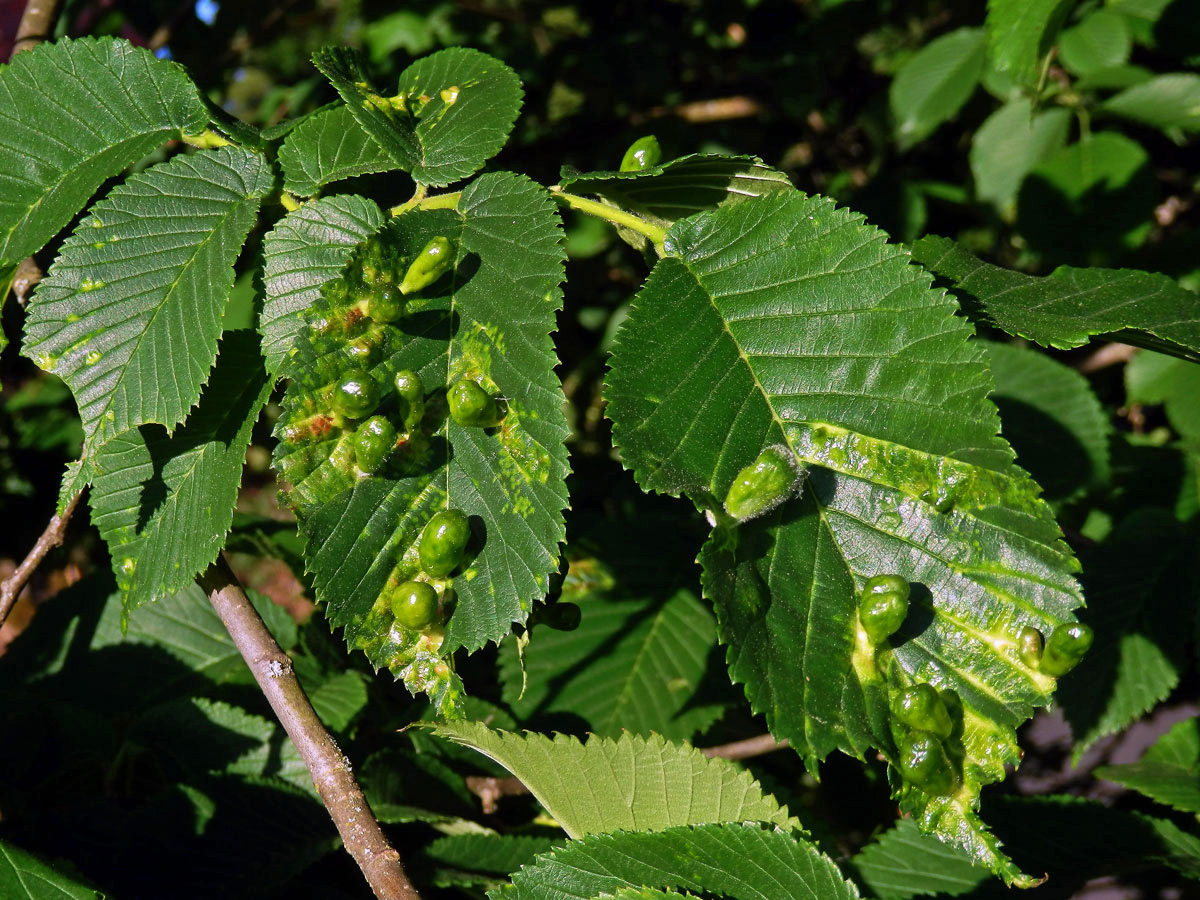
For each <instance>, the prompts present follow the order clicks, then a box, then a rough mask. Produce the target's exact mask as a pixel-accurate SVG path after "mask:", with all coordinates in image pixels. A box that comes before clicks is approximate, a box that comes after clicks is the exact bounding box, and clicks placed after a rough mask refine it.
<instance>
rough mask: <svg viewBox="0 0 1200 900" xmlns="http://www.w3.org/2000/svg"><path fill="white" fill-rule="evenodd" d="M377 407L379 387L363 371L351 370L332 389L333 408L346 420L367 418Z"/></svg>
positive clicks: (367, 373) (369, 375)
mask: <svg viewBox="0 0 1200 900" xmlns="http://www.w3.org/2000/svg"><path fill="white" fill-rule="evenodd" d="M377 406H379V385H377V384H376V383H375V379H374V378H372V377H371V374H370V373H369V372H367V371H366V370H365V369H351V370H350V371H349V372H347V373H346V375H345V376H344V377H343V378H342V380H341V381H339V382H338V383H337V385H336V386H335V387H334V389H333V408H334V409H335V410H336V411H337V412H339V413H341V414H342V415H343V416H345V417H346V418H347V419H361V418H363V416H369V415H370V414H371V413H373V412H374V411H375V407H377Z"/></svg>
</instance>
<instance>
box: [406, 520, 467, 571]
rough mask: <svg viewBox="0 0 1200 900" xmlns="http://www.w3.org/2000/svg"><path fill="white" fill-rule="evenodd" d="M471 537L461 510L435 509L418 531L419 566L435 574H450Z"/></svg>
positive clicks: (460, 559)
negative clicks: (435, 511) (419, 534)
mask: <svg viewBox="0 0 1200 900" xmlns="http://www.w3.org/2000/svg"><path fill="white" fill-rule="evenodd" d="M470 538H471V526H470V524H469V523H468V521H467V516H466V514H465V513H463V512H462V511H461V510H457V509H443V510H442V511H441V512H438V513H434V515H433V517H432V518H430V520H429V521H428V522H427V523H426V524H425V528H424V529H423V530H422V531H421V541H420V545H419V548H418V554H419V557H420V560H421V568H422V570H424V572H425V573H426V574H427V575H431V576H433V577H434V578H441V577H442V576H444V575H449V574H450V573H451V572H453V571H454V570H455V569H457V568H458V564H459V563H460V562H462V558H463V553H464V552H465V551H466V549H467V541H468V540H470Z"/></svg>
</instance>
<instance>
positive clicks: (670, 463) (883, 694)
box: [606, 193, 1082, 883]
mask: <svg viewBox="0 0 1200 900" xmlns="http://www.w3.org/2000/svg"><path fill="white" fill-rule="evenodd" d="M665 247H666V251H667V256H666V258H664V259H663V260H661V261H660V262H659V263H658V264H657V266H656V267H655V269H654V271H653V272H652V273H651V275H650V277H649V279H648V280H647V283H646V285H645V287H644V288H643V290H642V291H641V293H640V294H639V295H638V296H637V297H636V298H635V300H634V302H633V304H632V306H631V309H630V313H629V317H628V319H627V320H626V322H625V323H624V324H623V326H622V328H621V331H620V332H619V333H618V336H617V341H616V345H615V347H614V351H613V358H612V370H611V372H610V373H609V376H608V380H607V385H606V398H607V400H608V404H609V405H608V410H609V415H610V417H611V418H612V420H613V428H614V440H615V443H616V444H617V446H618V447H619V448H620V450H621V453H622V457H623V459H624V461H625V464H626V466H628V467H629V468H631V469H632V470H633V472H634V475H635V477H636V478H637V480H638V483H639V484H640V485H641V486H642V488H643V489H646V490H652V491H657V492H661V493H667V494H672V495H680V494H685V495H686V496H687V497H688V498H689V499H691V500H692V501H693V502H694V503H695V504H696V505H697V506H698V507H700V508H702V509H705V510H708V511H709V513H710V515H711V517H712V521H713V522H714V523H715V527H714V531H713V534H712V536H711V537H710V539H709V541H708V543H707V544H706V545H705V547H704V549H703V551H702V553H701V560H700V561H701V564H702V566H703V569H704V577H703V584H704V589H705V594H706V596H708V597H709V598H710V599H711V600H712V601H713V602H714V605H715V607H716V611H717V618H718V633H719V635H720V638H721V640H722V642H723V643H724V644H725V645H726V646H727V648H728V651H727V661H728V665H729V671H730V674H731V675H732V677H733V678H734V680H735V681H737V682H740V683H742V684H743V685H745V689H746V693H747V696H748V698H749V700H750V702H751V705H752V706H753V708H754V709H755V710H756V711H758V712H761V713H764V714H765V715H766V717H767V722H768V724H769V726H770V728H771V732H772V733H773V734H775V735H776V736H777V737H780V738H786V739H788V740H789V741H790V742H791V743H792V745H793V746H794V747H795V748H796V750H797V752H798V753H800V754H801V756H803V757H804V759H805V761H806V762H807V764H808V765H809V766H810V767H813V768H815V766H816V764H817V762H818V761H819V760H821V759H823V758H824V757H825V756H826V755H827V754H828V753H829V752H830V751H832V750H835V749H840V750H842V751H844V752H846V753H849V754H851V755H854V756H857V757H859V758H862V757H863V756H864V755H865V754H866V752H867V750H868V748H870V747H876V748H878V749H879V750H880V751H881V752H883V753H884V755H885V756H887V757H888V759H889V760H890V761H891V762H892V763H893V765H895V764H896V762H897V756H896V749H897V748H896V741H897V737H896V733H895V732H894V729H895V728H896V724H895V723H894V722H892V721H891V720H890V714H889V711H888V698H889V695H890V694H894V693H896V692H898V691H900V690H903V689H905V688H907V687H909V686H911V685H912V684H914V683H920V682H929V683H932V684H933V685H934V686H935V687H937V688H939V689H940V690H942V691H949V692H953V694H954V695H956V696H957V698H958V699H959V700H960V701H961V704H962V712H961V714H960V724H961V728H960V729H958V731H957V735H956V737H955V741H956V743H955V746H954V747H953V748H951V749H952V753H951V756H952V758H955V759H956V763H955V765H956V768H957V769H959V770H960V771H959V772H958V775H959V777H960V780H961V784H962V787H961V788H960V789H958V790H955V791H953V792H952V793H951V794H950V795H949V796H937V797H935V796H932V795H931V794H927V793H924V792H922V791H920V790H918V789H917V788H916V787H915V786H912V785H907V784H904V783H903V782H901V781H900V780H899V779H897V780H896V781H895V782H894V784H895V787H896V790H897V794H898V796H899V798H900V800H901V807H902V809H904V810H905V811H906V812H909V813H910V814H912V815H913V817H914V818H915V819H916V820H917V821H918V823H919V824H920V825H921V827H922V828H923V829H924V830H926V831H931V832H933V833H936V834H937V835H938V836H939V837H941V838H943V839H944V840H947V841H949V842H950V843H954V844H956V845H958V846H960V847H963V848H964V849H966V850H967V851H968V853H969V854H970V855H971V856H972V857H973V858H975V859H977V860H979V861H980V862H982V863H984V864H986V865H988V866H990V867H991V868H992V869H993V870H995V871H996V872H997V873H998V874H1000V875H1001V876H1003V877H1004V878H1005V879H1006V880H1008V881H1015V882H1018V883H1030V882H1029V880H1028V878H1027V877H1026V876H1022V875H1021V873H1020V872H1019V871H1018V870H1017V869H1016V867H1015V866H1013V865H1012V863H1011V862H1009V861H1008V860H1007V859H1006V858H1005V857H1004V855H1003V854H1002V853H1001V852H1000V850H999V846H998V843H997V842H996V840H995V838H994V837H992V836H991V835H990V834H989V833H988V831H987V829H986V827H985V826H984V825H983V824H982V822H981V821H980V819H979V818H978V816H977V814H976V808H977V806H978V795H979V790H980V788H981V786H982V785H983V784H986V783H988V782H992V781H997V780H1000V779H1002V778H1003V777H1004V765H1005V763H1015V762H1016V761H1017V759H1018V758H1019V752H1018V749H1017V745H1016V735H1015V731H1014V729H1015V728H1016V727H1017V726H1018V725H1019V724H1020V723H1021V722H1023V721H1024V720H1025V719H1026V718H1028V717H1029V716H1030V715H1031V714H1032V712H1033V708H1034V707H1035V706H1038V705H1044V704H1046V703H1047V702H1048V701H1049V699H1050V695H1051V692H1052V691H1053V689H1054V679H1052V678H1049V677H1047V676H1045V675H1043V674H1041V673H1039V672H1037V671H1034V670H1032V669H1031V668H1029V667H1028V666H1027V665H1026V664H1025V663H1024V662H1023V661H1022V660H1021V658H1020V655H1019V653H1018V647H1017V637H1018V635H1019V633H1020V631H1021V629H1022V628H1023V627H1025V626H1032V627H1034V628H1037V629H1039V630H1040V631H1042V632H1043V633H1045V634H1049V633H1050V631H1052V630H1053V628H1054V626H1055V625H1057V624H1059V623H1061V622H1064V621H1071V620H1072V619H1073V616H1072V613H1071V611H1072V610H1073V609H1075V608H1076V607H1078V606H1080V605H1081V603H1082V600H1081V597H1080V593H1079V589H1078V586H1077V585H1076V583H1075V580H1074V578H1073V577H1072V574H1073V573H1074V572H1075V571H1076V570H1077V568H1078V564H1077V563H1076V561H1075V559H1074V557H1073V556H1072V555H1071V553H1070V551H1069V550H1068V548H1067V547H1066V545H1065V544H1064V543H1063V542H1062V540H1061V535H1060V532H1059V530H1058V526H1057V525H1056V523H1055V521H1054V518H1053V516H1052V514H1051V511H1050V509H1049V507H1048V506H1047V505H1046V504H1045V503H1044V502H1043V501H1042V500H1041V499H1040V497H1039V489H1038V488H1037V486H1036V484H1035V483H1034V482H1033V481H1032V479H1031V478H1030V477H1029V476H1028V475H1027V474H1026V473H1025V472H1023V471H1021V470H1020V469H1019V468H1017V467H1016V466H1015V465H1014V464H1013V453H1012V450H1011V449H1010V448H1009V446H1008V445H1007V444H1006V443H1005V442H1004V440H1003V439H1001V438H1000V437H999V436H998V435H997V429H998V425H999V419H998V417H997V414H996V409H995V407H994V406H993V405H992V404H991V402H990V401H989V400H988V399H987V394H988V392H989V390H990V389H991V386H992V385H991V378H990V375H989V372H988V367H987V361H986V358H985V356H984V355H983V353H982V351H981V350H980V349H979V348H978V347H976V346H974V345H973V344H971V343H970V342H969V341H968V338H969V337H970V335H971V330H970V327H969V325H968V324H967V323H966V322H965V321H964V320H962V319H961V318H959V317H957V316H956V315H955V313H956V306H955V304H954V303H953V301H952V300H951V299H949V298H948V297H947V296H946V295H945V293H944V292H942V291H936V290H931V289H930V279H929V276H928V275H927V274H926V273H925V272H924V271H922V270H921V269H920V268H918V267H916V266H912V265H909V264H908V255H907V254H906V253H905V252H904V251H903V250H902V249H901V248H900V247H897V246H895V245H892V244H888V243H887V242H886V241H885V236H884V235H883V233H882V232H880V231H878V230H876V229H874V228H871V227H869V226H866V225H864V224H863V221H862V217H861V216H858V215H857V214H854V213H851V212H849V211H847V210H844V209H838V208H836V207H835V206H834V204H833V203H832V201H830V200H827V199H824V198H820V197H805V196H804V195H802V194H798V193H797V194H789V195H784V196H779V197H768V198H760V199H758V200H755V201H749V202H745V203H741V204H737V205H734V206H729V207H724V208H720V209H717V210H714V211H712V212H708V213H701V214H699V215H696V216H693V217H691V218H688V219H684V220H681V221H680V222H678V223H676V225H675V226H674V227H673V228H672V229H671V231H670V232H669V233H668V235H667V240H666V244H665ZM774 444H782V445H784V446H786V447H789V448H791V450H792V452H794V453H795V455H796V458H797V460H798V462H799V463H802V464H803V465H804V466H806V467H807V470H806V474H805V481H806V485H805V487H804V490H803V492H802V493H801V494H800V495H799V496H798V497H795V498H793V499H790V500H788V501H787V502H785V503H784V504H782V505H781V506H779V507H777V508H776V509H774V510H772V511H771V512H769V513H767V514H765V515H763V516H761V517H759V518H756V519H753V520H752V521H749V522H746V523H743V524H741V525H736V524H735V523H734V522H733V521H732V520H731V519H730V518H729V517H728V516H726V515H725V513H724V512H723V510H722V509H721V503H720V498H722V497H724V495H725V492H726V491H727V490H728V486H729V484H730V483H731V482H732V480H733V479H734V477H735V476H736V474H737V473H738V471H739V470H740V469H742V467H744V466H746V465H748V464H749V463H750V462H752V461H753V460H754V459H755V458H756V457H757V456H758V454H759V453H760V452H761V451H762V450H763V448H765V447H768V446H771V445H774ZM881 573H890V574H898V575H900V576H901V577H903V578H904V579H905V580H907V581H909V582H910V583H911V584H912V593H911V597H910V601H909V603H910V609H909V613H908V615H907V618H906V620H905V622H904V624H903V625H902V627H901V628H900V630H899V631H898V632H897V633H896V634H894V635H892V637H891V638H890V639H887V640H885V641H883V642H881V643H879V644H878V645H876V644H874V643H873V642H872V641H871V640H870V639H869V638H868V636H867V633H866V632H865V631H864V630H863V629H862V628H861V626H860V624H859V622H858V616H857V609H856V599H857V595H858V593H859V591H860V590H861V589H862V586H863V585H864V583H865V582H866V581H867V579H869V578H870V577H872V576H874V575H877V574H881Z"/></svg>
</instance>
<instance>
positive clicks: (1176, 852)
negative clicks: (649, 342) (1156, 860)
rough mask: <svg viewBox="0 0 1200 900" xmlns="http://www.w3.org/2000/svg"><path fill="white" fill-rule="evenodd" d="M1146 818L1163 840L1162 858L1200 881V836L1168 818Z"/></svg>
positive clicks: (1194, 879) (1189, 876)
mask: <svg viewBox="0 0 1200 900" xmlns="http://www.w3.org/2000/svg"><path fill="white" fill-rule="evenodd" d="M1146 819H1147V821H1149V823H1150V826H1151V827H1152V828H1153V829H1154V832H1155V834H1157V835H1158V838H1159V840H1160V841H1161V842H1162V854H1161V855H1162V860H1163V861H1164V862H1165V863H1166V864H1167V865H1169V866H1171V867H1172V868H1174V869H1176V870H1178V871H1179V872H1182V873H1183V874H1184V875H1186V876H1187V877H1188V878H1191V879H1192V880H1193V881H1200V837H1197V836H1196V835H1194V834H1192V833H1190V832H1187V831H1184V830H1183V829H1182V828H1180V827H1179V826H1178V825H1176V824H1175V823H1174V822H1171V821H1169V820H1167V819H1151V818H1149V817H1148V816H1147V817H1146Z"/></svg>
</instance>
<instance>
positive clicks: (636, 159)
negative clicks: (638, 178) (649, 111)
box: [621, 134, 662, 172]
mask: <svg viewBox="0 0 1200 900" xmlns="http://www.w3.org/2000/svg"><path fill="white" fill-rule="evenodd" d="M661 159H662V147H660V146H659V145H658V138H656V137H655V136H654V135H652V134H648V135H646V136H645V137H642V138H638V139H637V140H636V141H634V142H633V143H632V144H630V145H629V149H628V150H626V151H625V155H624V156H623V157H622V158H621V171H622V172H640V171H641V170H642V169H649V168H650V167H651V166H657V165H658V163H659V161H660V160H661Z"/></svg>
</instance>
